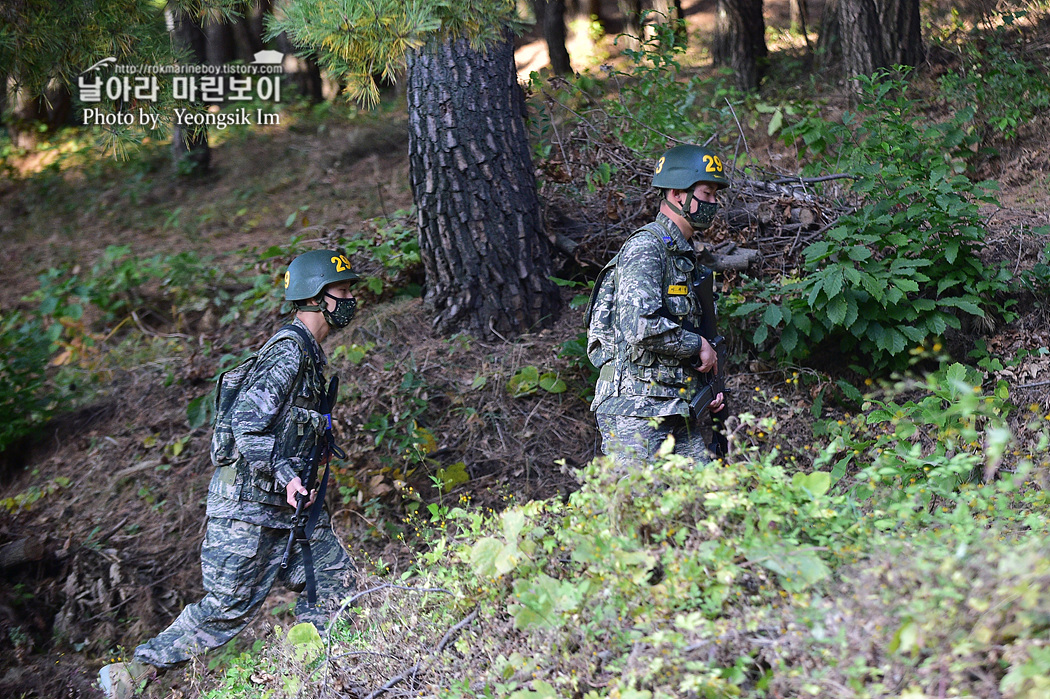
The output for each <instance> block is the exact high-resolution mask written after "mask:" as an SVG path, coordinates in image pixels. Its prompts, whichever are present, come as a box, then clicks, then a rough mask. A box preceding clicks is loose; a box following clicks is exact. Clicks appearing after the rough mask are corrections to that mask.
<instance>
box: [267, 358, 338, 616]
mask: <svg viewBox="0 0 1050 699" xmlns="http://www.w3.org/2000/svg"><path fill="white" fill-rule="evenodd" d="M338 395H339V377H338V376H333V377H332V380H331V382H330V383H329V384H328V393H327V395H325V396H324V398H323V402H322V405H321V410H322V412H323V413H324V417H325V419H326V420H327V424H326V425H325V431H324V434H323V435H322V436H321V437H320V438H318V440H317V442H316V443H315V444H314V446H313V449H311V450H310V454H309V456H308V457H307V459H306V463H305V464H304V466H303V472H302V474H300V476H299V479H300V480H301V481H302V483H303V487H304V488H306V492H307V495H303V494H302V493H296V495H295V514H294V515H293V516H292V530H291V531H290V532H288V543H287V544H286V545H285V547H284V556H282V557H281V567H282V568H287V567H288V558H289V557H290V556H291V554H292V546H293V544H295V543H296V542H298V543H299V548H300V550H301V551H302V553H303V568H304V570H305V571H306V596H307V600H308V601H309V603H310V606H314V605H315V604H316V603H317V584H316V581H315V579H314V560H313V553H312V552H311V551H310V535H312V534H313V531H314V527H315V526H316V525H317V519H318V518H319V517H320V516H321V509H322V508H324V496H325V491H326V490H327V488H328V471H329V469H328V462H329V461H330V460H331V458H332V455H333V454H335V455H336V456H337V457H339V458H340V459H344V458H346V454H345V453H344V452H343V450H342V449H340V448H339V447H338V446H336V444H335V438H334V436H333V435H332V408H333V407H335V401H336V399H337V398H338ZM322 466H323V467H324V476H323V477H322V478H321V484H320V486H317V471H318V469H319V468H320V467H322ZM314 487H317V496H316V497H315V498H314V504H313V506H312V507H310V509H309V510H307V503H309V502H310V495H309V493H311V492H313V490H314Z"/></svg>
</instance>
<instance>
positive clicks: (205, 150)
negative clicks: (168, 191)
mask: <svg viewBox="0 0 1050 699" xmlns="http://www.w3.org/2000/svg"><path fill="white" fill-rule="evenodd" d="M166 12H167V17H168V30H169V31H170V32H171V38H172V43H173V44H174V45H175V47H176V48H177V49H180V50H183V51H186V52H188V53H189V57H190V60H191V61H194V62H196V63H198V64H201V63H203V62H204V60H205V58H206V56H207V42H206V37H205V35H204V31H203V30H202V29H201V25H200V23H199V22H198V21H197V20H196V19H195V18H193V17H191V16H189V15H187V14H186V13H185V12H183V11H182V10H181V9H179V8H178V7H175V6H170V7H169V8H168V10H166ZM171 156H172V164H173V165H174V167H175V172H176V173H177V174H180V175H204V174H206V173H207V172H208V170H209V168H210V167H211V149H210V148H209V147H208V127H207V126H192V125H191V126H183V125H180V124H178V123H176V124H175V127H174V128H173V130H172V134H171Z"/></svg>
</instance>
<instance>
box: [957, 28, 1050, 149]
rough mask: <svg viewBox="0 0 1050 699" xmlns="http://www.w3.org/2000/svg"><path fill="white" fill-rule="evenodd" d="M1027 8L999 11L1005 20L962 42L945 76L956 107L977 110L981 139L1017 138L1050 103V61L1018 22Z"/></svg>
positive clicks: (1008, 139)
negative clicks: (957, 61) (1032, 48)
mask: <svg viewBox="0 0 1050 699" xmlns="http://www.w3.org/2000/svg"><path fill="white" fill-rule="evenodd" d="M1025 14H1026V12H1025V11H1023V10H1022V11H1020V12H1006V13H1002V14H1000V17H1001V19H1002V20H1003V23H1002V24H1001V25H999V26H997V27H995V28H994V29H992V30H991V31H988V30H985V31H982V32H981V34H980V36H977V35H976V33H974V34H971V35H969V36H967V37H966V38H965V39H964V40H963V41H961V42H960V43H959V46H958V51H959V54H960V58H961V65H960V66H959V68H958V70H957V71H952V72H949V73H946V74H945V75H943V76H942V77H941V79H940V87H941V93H942V95H943V96H944V98H945V99H946V100H947V101H949V102H950V103H952V104H953V105H955V107H956V108H957V109H962V108H968V107H972V108H974V109H975V110H976V115H975V116H976V118H975V123H976V124H977V126H978V128H979V129H980V134H981V141H982V143H985V144H988V143H990V142H992V141H994V140H996V139H1002V140H1007V141H1010V140H1014V139H1016V138H1017V134H1018V130H1019V129H1020V128H1021V127H1022V126H1024V125H1025V124H1027V123H1029V122H1030V121H1031V120H1032V118H1034V117H1035V116H1037V115H1038V114H1041V113H1043V112H1045V110H1046V109H1047V108H1048V107H1050V64H1048V63H1047V62H1046V61H1045V60H1040V59H1039V57H1038V56H1036V55H1034V54H1032V53H1031V52H1029V51H1028V50H1027V47H1026V43H1025V41H1024V40H1023V37H1021V36H1020V35H1018V34H1017V33H1016V28H1015V27H1014V25H1015V22H1016V21H1017V20H1018V19H1021V18H1023V17H1024V16H1025Z"/></svg>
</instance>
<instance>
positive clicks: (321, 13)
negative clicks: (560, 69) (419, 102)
mask: <svg viewBox="0 0 1050 699" xmlns="http://www.w3.org/2000/svg"><path fill="white" fill-rule="evenodd" d="M282 14H283V17H279V18H276V19H274V20H272V21H270V22H269V24H268V26H269V36H270V38H273V37H275V36H277V35H279V34H280V33H281V32H287V33H288V37H289V38H290V39H291V40H292V42H293V43H294V44H295V45H297V46H303V47H305V48H306V49H308V50H309V51H310V52H311V53H312V55H314V56H315V57H316V59H317V61H318V64H319V65H320V66H321V68H322V69H325V70H327V71H329V72H330V73H332V74H333V75H334V76H336V77H337V78H339V79H341V80H343V81H345V82H346V92H347V94H348V95H349V96H350V97H351V98H352V99H355V100H359V101H362V102H365V103H367V104H369V105H375V104H376V103H377V102H378V101H379V86H378V85H377V84H376V79H375V78H376V76H381V77H382V79H384V80H388V81H391V82H392V81H394V80H395V79H396V78H397V77H398V76H399V74H400V72H401V71H402V70H403V69H404V67H405V62H406V58H407V56H408V54H409V53H410V52H412V51H416V50H419V49H421V48H423V47H424V46H425V45H426V44H427V42H430V41H445V40H448V39H456V38H459V37H466V38H467V39H469V40H470V41H471V44H472V45H473V46H474V47H475V48H481V47H482V46H483V45H484V44H485V43H486V42H492V41H498V40H502V39H505V37H506V34H505V32H506V31H507V29H508V28H510V29H512V30H516V29H518V28H519V27H520V22H519V20H518V15H517V7H516V5H515V3H513V2H509V1H508V0H483V1H482V2H465V1H461V0H448V1H446V2H419V3H406V2H401V1H400V0H368V1H366V0H325V2H322V3H316V2H308V1H307V0H292V1H291V2H288V3H286V4H285V5H284V6H283V7H282Z"/></svg>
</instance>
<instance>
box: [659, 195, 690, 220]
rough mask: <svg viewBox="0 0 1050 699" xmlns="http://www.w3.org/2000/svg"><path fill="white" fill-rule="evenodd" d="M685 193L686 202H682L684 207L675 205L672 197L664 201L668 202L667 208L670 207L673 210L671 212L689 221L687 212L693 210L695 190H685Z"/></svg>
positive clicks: (665, 198)
mask: <svg viewBox="0 0 1050 699" xmlns="http://www.w3.org/2000/svg"><path fill="white" fill-rule="evenodd" d="M684 191H685V201H683V202H682V206H681V207H679V206H678V205H677V204H675V203H674V202H673V201H671V197H664V201H666V202H667V206H668V208H670V209H671V211H673V212H675V213H676V214H678V215H679V216H681V217H682V218H684V219H685V220H687V221H688V220H689V214H688V213H686V212H687V211H689V210H690V209H691V208H693V206H692V205H693V190H691V189H687V190H684Z"/></svg>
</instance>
